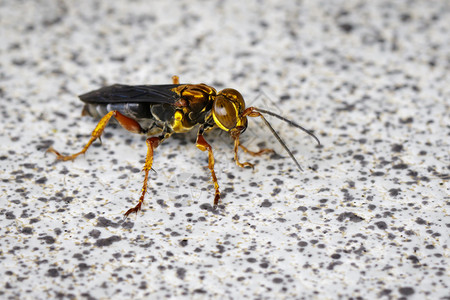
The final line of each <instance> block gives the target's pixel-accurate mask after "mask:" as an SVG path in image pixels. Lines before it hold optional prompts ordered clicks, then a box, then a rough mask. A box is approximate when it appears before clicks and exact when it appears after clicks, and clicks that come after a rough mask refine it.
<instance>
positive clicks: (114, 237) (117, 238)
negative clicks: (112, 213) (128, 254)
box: [95, 235, 121, 247]
mask: <svg viewBox="0 0 450 300" xmlns="http://www.w3.org/2000/svg"><path fill="white" fill-rule="evenodd" d="M120 240H121V238H120V236H118V235H112V236H110V237H109V238H106V239H99V240H97V241H96V242H95V245H96V246H97V247H104V246H111V245H112V243H114V242H118V241H120Z"/></svg>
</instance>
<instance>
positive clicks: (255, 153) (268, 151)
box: [239, 143, 274, 156]
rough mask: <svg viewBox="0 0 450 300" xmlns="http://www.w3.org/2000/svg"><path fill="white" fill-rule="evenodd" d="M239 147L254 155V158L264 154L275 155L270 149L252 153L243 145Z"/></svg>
mask: <svg viewBox="0 0 450 300" xmlns="http://www.w3.org/2000/svg"><path fill="white" fill-rule="evenodd" d="M239 147H241V148H242V150H244V152H245V153H248V154H250V155H253V156H260V155H262V154H264V153H273V152H274V151H273V150H272V149H268V148H265V149H261V150H259V151H257V152H255V151H251V150H249V149H247V148H246V147H244V146H243V145H242V144H241V143H239Z"/></svg>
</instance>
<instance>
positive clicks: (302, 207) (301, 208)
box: [297, 206, 308, 212]
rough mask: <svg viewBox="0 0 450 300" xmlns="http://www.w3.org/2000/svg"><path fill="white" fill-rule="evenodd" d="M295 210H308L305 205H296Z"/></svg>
mask: <svg viewBox="0 0 450 300" xmlns="http://www.w3.org/2000/svg"><path fill="white" fill-rule="evenodd" d="M297 210H299V211H302V212H305V211H307V210H308V208H307V207H306V206H299V207H297Z"/></svg>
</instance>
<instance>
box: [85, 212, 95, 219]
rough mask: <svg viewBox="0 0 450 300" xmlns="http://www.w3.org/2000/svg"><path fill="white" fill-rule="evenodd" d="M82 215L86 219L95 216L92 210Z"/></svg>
mask: <svg viewBox="0 0 450 300" xmlns="http://www.w3.org/2000/svg"><path fill="white" fill-rule="evenodd" d="M84 217H85V218H86V219H88V220H92V219H93V218H95V214H94V213H93V212H90V213H87V214H85V215H84Z"/></svg>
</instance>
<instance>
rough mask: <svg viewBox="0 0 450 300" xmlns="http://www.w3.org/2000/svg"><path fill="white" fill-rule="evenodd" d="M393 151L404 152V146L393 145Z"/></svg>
mask: <svg viewBox="0 0 450 300" xmlns="http://www.w3.org/2000/svg"><path fill="white" fill-rule="evenodd" d="M391 151H392V152H397V153H398V152H402V151H403V145H400V144H394V145H392V148H391Z"/></svg>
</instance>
